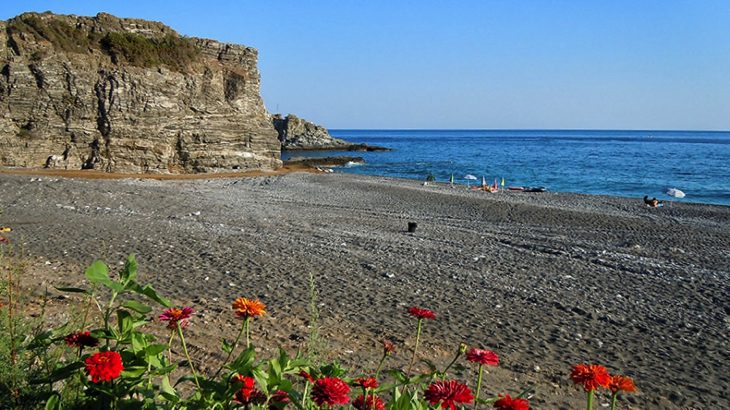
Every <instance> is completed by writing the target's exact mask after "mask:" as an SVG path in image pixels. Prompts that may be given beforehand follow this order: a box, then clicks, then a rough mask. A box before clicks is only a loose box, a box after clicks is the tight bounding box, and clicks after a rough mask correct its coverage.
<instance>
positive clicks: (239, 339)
mask: <svg viewBox="0 0 730 410" xmlns="http://www.w3.org/2000/svg"><path fill="white" fill-rule="evenodd" d="M248 321H249V318H246V319H244V321H243V323H242V324H241V330H240V331H239V332H238V336H236V341H234V342H233V346H231V350H230V351H229V352H228V355H227V356H226V360H224V361H223V363H221V367H219V368H218V371H216V372H215V374H214V375H213V379H215V378H216V377H218V375H219V374H220V373H221V370H223V367H225V365H226V364H227V363H228V360H230V359H231V355H232V354H233V351H234V350H236V347H237V346H238V342H239V341H241V336H242V335H243V332H244V331H245V330H246V323H247V322H248Z"/></svg>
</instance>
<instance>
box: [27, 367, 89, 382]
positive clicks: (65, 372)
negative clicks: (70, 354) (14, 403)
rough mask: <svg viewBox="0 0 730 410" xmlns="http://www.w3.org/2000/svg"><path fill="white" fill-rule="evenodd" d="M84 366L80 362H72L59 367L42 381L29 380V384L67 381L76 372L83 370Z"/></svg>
mask: <svg viewBox="0 0 730 410" xmlns="http://www.w3.org/2000/svg"><path fill="white" fill-rule="evenodd" d="M83 368H84V364H83V363H81V362H73V363H71V364H68V365H66V366H64V367H60V368H58V369H56V370H54V371H53V372H51V374H50V375H48V377H44V378H42V379H35V380H31V384H45V383H54V382H57V381H59V380H63V379H67V378H69V377H70V376H71V375H72V374H74V373H75V372H76V371H77V370H79V369H83Z"/></svg>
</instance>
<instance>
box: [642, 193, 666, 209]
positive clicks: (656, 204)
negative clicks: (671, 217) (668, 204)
mask: <svg viewBox="0 0 730 410" xmlns="http://www.w3.org/2000/svg"><path fill="white" fill-rule="evenodd" d="M644 203H645V204H646V205H647V206H650V207H652V208H659V207H660V206H664V203H662V201H660V200H658V199H656V198H652V199H649V196H648V195H644Z"/></svg>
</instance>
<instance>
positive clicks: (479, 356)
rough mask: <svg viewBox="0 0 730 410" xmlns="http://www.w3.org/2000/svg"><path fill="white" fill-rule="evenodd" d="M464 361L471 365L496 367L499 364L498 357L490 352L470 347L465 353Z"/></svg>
mask: <svg viewBox="0 0 730 410" xmlns="http://www.w3.org/2000/svg"><path fill="white" fill-rule="evenodd" d="M466 360H468V361H470V362H472V363H479V364H484V365H487V366H497V365H498V364H499V356H497V353H494V352H493V351H491V350H482V349H477V348H476V347H472V348H471V349H469V351H468V352H467V353H466Z"/></svg>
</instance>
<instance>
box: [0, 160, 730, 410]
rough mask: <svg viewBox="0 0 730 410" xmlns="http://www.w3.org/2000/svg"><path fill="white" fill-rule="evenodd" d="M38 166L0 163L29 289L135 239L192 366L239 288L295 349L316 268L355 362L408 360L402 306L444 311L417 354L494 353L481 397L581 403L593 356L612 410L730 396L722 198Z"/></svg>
mask: <svg viewBox="0 0 730 410" xmlns="http://www.w3.org/2000/svg"><path fill="white" fill-rule="evenodd" d="M31 175H35V174H30V173H28V174H21V175H10V174H9V173H7V172H3V173H1V174H0V187H1V188H2V191H3V193H4V194H3V198H2V201H1V202H0V206H1V207H2V208H3V211H4V213H3V215H2V218H3V220H2V222H3V224H7V225H11V226H13V227H14V229H15V231H14V232H13V239H14V240H16V241H18V242H20V243H22V245H23V248H24V249H25V250H26V251H27V252H28V253H29V254H30V255H32V256H33V257H34V258H36V259H37V260H39V261H43V262H41V263H40V265H44V264H45V260H47V261H49V262H50V264H49V265H47V266H48V267H50V268H48V267H47V268H45V269H40V270H39V272H37V273H35V274H36V275H38V276H37V277H34V280H33V282H34V283H36V284H40V285H41V286H42V285H43V284H44V283H45V284H48V283H58V282H59V281H60V282H63V283H64V284H76V285H78V282H79V281H81V278H82V274H81V272H82V271H81V270H79V269H78V268H79V266H82V267H83V265H87V264H88V263H90V262H91V261H93V259H95V258H98V257H101V258H103V259H105V260H107V261H108V263H109V264H110V265H113V264H116V263H117V262H118V261H119V260H122V258H124V257H126V255H127V254H129V253H132V252H134V253H136V254H137V257H138V259H139V265H140V269H141V271H142V272H143V274H144V276H145V280H147V281H150V282H151V283H152V284H153V285H154V286H155V287H156V288H157V289H158V290H159V291H160V292H162V294H164V295H168V296H170V297H172V298H173V299H175V300H179V301H181V302H185V303H188V304H193V305H195V306H197V307H199V309H200V312H201V315H200V319H201V322H203V323H200V324H199V325H197V327H196V326H192V327H191V331H192V332H193V339H192V340H194V342H192V343H193V344H195V345H196V347H195V348H194V350H195V351H196V354H197V355H198V356H197V357H199V358H201V360H203V358H204V357H206V355H214V354H215V353H214V352H215V351H216V349H217V346H218V341H219V340H220V339H219V336H220V334H221V333H224V334H226V335H227V336H230V335H229V333H231V332H234V329H233V328H230V327H228V326H227V325H226V324H225V323H226V322H227V321H226V320H225V319H226V318H224V317H221V316H225V315H226V314H227V313H228V309H229V301H230V300H231V299H232V298H234V297H237V296H258V297H260V298H262V299H263V300H264V302H265V303H267V305H268V306H269V307H270V311H271V315H270V316H269V317H268V318H266V319H265V320H264V321H262V322H261V323H260V324H258V325H257V332H260V333H257V335H258V337H260V338H261V339H263V340H266V341H271V342H275V343H280V344H282V345H283V346H284V347H286V348H288V349H294V350H296V348H297V347H300V346H301V344H302V343H303V342H302V340H304V339H306V336H307V332H308V330H307V324H308V313H307V306H308V295H309V293H308V279H309V277H308V275H309V273H310V272H311V273H313V274H314V275H315V280H316V283H317V287H318V290H319V293H320V301H321V302H322V304H323V305H322V306H321V319H322V325H323V328H322V337H323V339H324V340H325V342H326V343H328V348H329V349H328V350H329V351H330V353H331V354H332V356H333V357H329V359H334V358H338V359H339V360H341V361H342V362H344V363H345V364H347V365H349V366H351V367H353V368H355V369H358V368H363V369H366V368H368V366H371V365H372V364H373V363H372V362H374V361H376V360H377V358H378V340H379V339H380V338H382V337H383V336H388V337H393V338H394V340H395V341H396V342H398V344H399V346H400V350H401V351H402V353H401V354H400V355H399V356H397V360H402V361H405V359H407V356H408V355H407V352H408V350H409V347H410V343H412V340H411V337H412V335H411V333H412V325H413V323H412V322H411V321H410V320H409V318H407V317H406V315H404V314H403V312H404V310H405V307H407V306H410V305H420V306H424V307H428V308H432V309H433V310H435V311H436V312H437V313H438V314H439V319H438V321H437V322H435V323H429V324H428V326H427V327H426V328H425V330H424V341H425V344H424V350H423V351H424V356H425V357H430V358H434V359H435V361H436V362H438V363H442V362H446V361H448V360H449V359H450V357H451V355H452V353H453V350H454V349H455V348H456V346H457V345H458V343H459V342H466V343H467V344H469V345H473V346H480V347H485V348H490V349H493V350H495V351H497V352H498V353H499V354H500V356H501V357H502V364H501V365H500V367H498V368H496V369H493V370H492V369H490V373H489V374H488V375H487V377H488V379H487V380H489V384H488V390H487V391H486V392H487V393H489V394H496V393H499V392H503V391H505V389H508V388H513V389H519V388H521V387H526V386H527V385H534V386H535V387H536V395H535V398H534V399H533V401H534V403H535V405H536V406H540V407H545V408H560V406H567V408H576V407H578V406H580V405H581V404H580V403H583V394H582V392H581V391H579V390H578V389H576V388H574V387H573V386H572V385H571V383H570V382H569V380H568V377H567V375H568V373H569V366H570V365H571V364H574V363H580V362H598V363H602V364H604V365H606V366H608V367H609V368H610V369H611V370H612V371H617V372H623V373H626V374H628V375H630V376H632V377H634V378H635V380H636V382H637V385H638V387H639V390H640V393H639V394H638V395H636V396H629V397H628V398H627V399H624V400H623V403H622V408H635V409H639V408H647V407H651V408H668V409H679V408H723V407H729V406H730V402H728V398H727V397H726V396H725V395H724V389H725V388H726V386H727V385H728V376H727V375H728V374H730V369H729V368H728V366H729V365H728V363H727V361H726V360H725V356H724V352H725V341H724V340H725V338H726V336H727V320H728V319H727V313H726V312H727V310H726V309H727V308H728V306H727V296H726V294H725V290H726V289H727V283H728V276H729V274H728V270H727V266H730V264H729V263H728V262H730V260H729V259H730V257H729V256H728V255H730V208H729V207H726V206H717V205H702V204H688V203H676V204H674V205H673V206H672V207H666V208H662V209H653V208H647V207H645V206H643V204H642V203H641V201H640V200H638V201H637V200H635V199H630V198H621V197H610V196H591V195H579V194H566V193H553V192H548V193H499V194H489V193H484V192H473V191H467V190H464V189H451V188H449V187H448V186H447V185H444V184H434V185H429V186H426V187H424V186H422V185H421V183H420V182H418V181H412V180H401V179H393V178H386V177H371V176H361V175H354V174H340V173H336V174H317V173H315V174H311V173H310V174H307V173H300V172H290V173H280V174H272V175H264V176H256V177H244V175H241V174H237V175H230V176H226V178H225V179H220V178H219V177H221V175H218V174H212V175H211V174H204V175H201V176H199V177H198V176H196V178H195V179H190V180H187V179H188V178H184V180H171V181H158V180H156V178H154V177H150V178H152V179H142V178H141V176H139V175H134V176H125V177H124V178H127V179H121V180H114V181H112V180H105V179H99V180H95V179H70V178H65V177H60V176H58V175H57V176H55V177H54V178H51V179H46V178H43V181H33V182H29V179H30V178H29V177H30V176H31ZM87 175H88V174H87ZM73 176H74V178H75V177H76V176H75V175H73ZM129 178H132V179H129ZM410 221H414V222H417V223H418V228H417V230H416V232H415V233H413V234H409V233H407V232H406V224H407V222H410ZM52 268H58V269H55V270H53V269H52ZM44 270H46V271H47V272H45V273H44ZM59 271H63V272H65V273H66V274H64V275H59V274H58V273H59ZM723 309H725V310H723ZM195 332H197V335H198V337H197V338H195ZM210 335H214V336H216V337H212V338H211V337H208V336H210ZM699 352H701V353H702V354H699ZM679 358H681V360H680V359H679ZM536 366H538V367H539V368H538V367H536ZM463 376H464V378H465V379H469V380H471V377H473V373H472V372H470V371H465V373H464V375H463ZM497 389H499V390H497Z"/></svg>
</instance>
